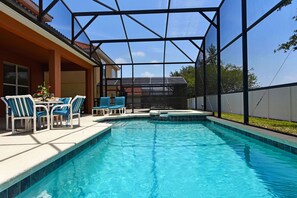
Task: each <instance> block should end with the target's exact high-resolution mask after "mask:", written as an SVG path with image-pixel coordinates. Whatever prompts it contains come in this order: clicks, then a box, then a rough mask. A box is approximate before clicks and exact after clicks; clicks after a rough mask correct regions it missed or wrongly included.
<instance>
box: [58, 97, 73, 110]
mask: <svg viewBox="0 0 297 198" xmlns="http://www.w3.org/2000/svg"><path fill="white" fill-rule="evenodd" d="M71 99H72V98H71V97H68V98H59V101H61V102H63V104H70V101H71ZM59 110H67V107H63V108H59Z"/></svg>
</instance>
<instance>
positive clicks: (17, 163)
mask: <svg viewBox="0 0 297 198" xmlns="http://www.w3.org/2000/svg"><path fill="white" fill-rule="evenodd" d="M135 112H136V113H134V114H125V115H117V114H115V115H111V116H94V117H93V116H91V115H87V116H83V117H81V126H80V127H74V129H65V128H64V129H54V130H49V131H42V132H38V131H37V133H35V134H33V133H32V132H20V133H17V134H11V131H5V118H0V192H1V191H3V190H5V189H6V188H8V187H10V186H11V185H13V184H14V183H16V182H18V181H20V180H22V179H24V178H26V177H27V176H29V175H31V174H32V173H34V172H36V171H37V170H39V169H41V168H43V167H45V166H46V165H48V164H50V163H51V162H53V161H55V160H56V159H59V158H60V157H61V156H63V155H65V154H66V153H69V152H70V151H72V150H74V149H76V148H77V147H79V146H80V145H82V144H83V143H84V142H87V141H88V140H91V139H92V138H93V137H95V136H96V135H98V134H100V133H102V132H104V131H107V130H108V129H110V127H111V125H110V124H107V123H103V122H101V123H98V122H96V121H104V120H105V119H109V120H110V119H117V118H120V117H121V118H132V117H149V114H148V111H146V110H145V111H144V110H135ZM76 123H77V119H76V120H75V121H74V124H76Z"/></svg>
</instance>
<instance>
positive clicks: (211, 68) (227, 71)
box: [170, 45, 258, 97]
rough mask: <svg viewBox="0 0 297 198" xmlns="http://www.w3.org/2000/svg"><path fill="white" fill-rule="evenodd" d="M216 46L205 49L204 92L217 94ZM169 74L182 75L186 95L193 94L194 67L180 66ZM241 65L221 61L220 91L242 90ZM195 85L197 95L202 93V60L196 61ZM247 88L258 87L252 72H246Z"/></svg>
mask: <svg viewBox="0 0 297 198" xmlns="http://www.w3.org/2000/svg"><path fill="white" fill-rule="evenodd" d="M216 54H217V52H216V48H215V46H213V45H211V46H210V47H209V48H208V49H207V55H208V56H207V59H206V92H207V93H206V94H207V95H212V94H217V56H216ZM170 76H182V77H183V78H185V80H186V81H187V82H188V93H187V95H188V97H193V96H195V67H193V66H186V67H182V68H181V69H180V71H174V72H171V73H170ZM242 76H243V73H242V66H236V65H232V64H226V65H224V64H223V63H222V62H221V80H222V81H221V86H222V93H229V92H236V91H242V89H243V83H242ZM196 78H197V86H198V96H201V95H203V89H202V87H203V62H198V65H197V77H196ZM248 81H249V84H248V86H249V88H254V87H258V84H257V76H256V75H255V74H254V73H253V72H252V69H251V70H250V71H249V74H248Z"/></svg>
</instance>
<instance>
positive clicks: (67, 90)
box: [44, 71, 86, 97]
mask: <svg viewBox="0 0 297 198" xmlns="http://www.w3.org/2000/svg"><path fill="white" fill-rule="evenodd" d="M44 80H45V81H46V82H49V73H48V72H44ZM85 85H86V72H85V71H62V72H61V89H62V94H61V97H74V96H76V95H86V86H85Z"/></svg>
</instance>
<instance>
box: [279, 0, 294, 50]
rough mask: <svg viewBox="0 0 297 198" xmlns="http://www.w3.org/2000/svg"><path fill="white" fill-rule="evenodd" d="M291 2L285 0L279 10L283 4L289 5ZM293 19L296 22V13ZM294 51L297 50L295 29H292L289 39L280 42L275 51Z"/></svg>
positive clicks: (290, 0)
mask: <svg viewBox="0 0 297 198" xmlns="http://www.w3.org/2000/svg"><path fill="white" fill-rule="evenodd" d="M291 3H292V0H286V1H285V2H284V3H283V5H282V6H281V7H280V8H279V10H281V9H282V8H283V7H284V6H287V5H290V4H291ZM293 20H295V21H296V22H297V15H296V16H293ZM291 49H292V50H293V51H296V50H297V29H296V30H294V31H293V35H292V36H290V38H289V40H288V41H287V42H285V43H282V44H280V45H279V47H278V49H277V50H275V51H281V50H283V51H284V52H287V51H290V50H291Z"/></svg>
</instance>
